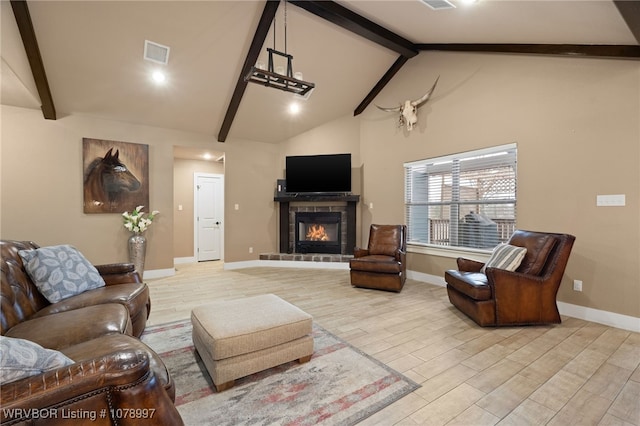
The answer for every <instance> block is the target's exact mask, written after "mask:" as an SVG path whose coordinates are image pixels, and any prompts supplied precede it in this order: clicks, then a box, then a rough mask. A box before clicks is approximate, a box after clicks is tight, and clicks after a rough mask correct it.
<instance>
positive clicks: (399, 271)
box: [349, 225, 407, 292]
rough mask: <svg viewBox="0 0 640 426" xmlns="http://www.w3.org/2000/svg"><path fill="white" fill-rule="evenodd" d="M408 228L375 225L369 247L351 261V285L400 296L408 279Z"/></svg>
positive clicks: (357, 252)
mask: <svg viewBox="0 0 640 426" xmlns="http://www.w3.org/2000/svg"><path fill="white" fill-rule="evenodd" d="M406 252H407V227H406V226H405V225H371V228H370V230H369V246H368V248H366V249H362V248H358V247H356V248H355V250H354V253H353V256H354V257H353V259H351V260H350V261H349V267H350V269H351V271H350V274H351V285H352V286H354V287H364V288H373V289H378V290H390V291H395V292H399V291H401V290H402V287H403V286H404V282H405V281H406V279H407V273H406V270H407V261H406Z"/></svg>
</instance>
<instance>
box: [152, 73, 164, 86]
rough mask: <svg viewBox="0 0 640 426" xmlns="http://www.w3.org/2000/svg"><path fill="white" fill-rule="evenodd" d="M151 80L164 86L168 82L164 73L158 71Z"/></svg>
mask: <svg viewBox="0 0 640 426" xmlns="http://www.w3.org/2000/svg"><path fill="white" fill-rule="evenodd" d="M151 78H152V79H153V81H155V82H156V83H158V84H162V83H164V82H165V81H166V80H167V77H166V76H165V75H164V73H163V72H162V71H158V70H156V71H154V72H153V73H152V74H151Z"/></svg>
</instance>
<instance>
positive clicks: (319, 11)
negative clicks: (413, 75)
mask: <svg viewBox="0 0 640 426" xmlns="http://www.w3.org/2000/svg"><path fill="white" fill-rule="evenodd" d="M289 3H291V4H293V5H296V6H298V7H300V8H302V9H304V10H306V11H308V12H310V13H313V14H314V15H316V16H319V17H321V18H323V19H326V20H327V21H329V22H331V23H332V24H335V25H338V26H340V27H342V28H344V29H346V30H349V31H351V32H353V33H355V34H358V35H360V36H362V37H364V38H366V39H367V40H370V41H372V42H374V43H376V44H379V45H381V46H384V47H386V48H388V49H390V50H393V51H395V52H398V53H399V54H401V55H403V56H406V57H407V58H412V57H414V56H416V55H417V54H418V49H416V47H415V45H414V44H413V43H412V42H410V41H409V40H407V39H405V38H403V37H401V36H399V35H398V34H396V33H394V32H391V31H389V30H387V29H386V28H384V27H381V26H380V25H378V24H376V23H374V22H372V21H370V20H368V19H367V18H364V17H363V16H360V15H358V14H357V13H355V12H352V11H351V10H349V9H347V8H346V7H344V6H341V5H339V4H338V3H335V2H333V1H311V0H302V1H297V0H290V1H289Z"/></svg>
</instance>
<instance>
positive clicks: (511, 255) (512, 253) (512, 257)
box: [480, 243, 527, 273]
mask: <svg viewBox="0 0 640 426" xmlns="http://www.w3.org/2000/svg"><path fill="white" fill-rule="evenodd" d="M525 254H527V249H526V248H524V247H516V246H511V245H509V244H504V243H501V244H498V245H497V246H496V247H495V248H494V249H493V253H491V257H490V258H489V260H488V261H487V263H485V264H484V266H483V267H482V269H481V270H480V272H483V273H484V272H485V270H486V269H487V268H498V269H506V270H507V271H515V270H516V269H518V266H520V263H522V259H524V255H525Z"/></svg>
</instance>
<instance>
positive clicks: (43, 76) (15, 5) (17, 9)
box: [11, 0, 56, 120]
mask: <svg viewBox="0 0 640 426" xmlns="http://www.w3.org/2000/svg"><path fill="white" fill-rule="evenodd" d="M11 8H12V9H13V16H15V18H16V23H17V24H18V30H19V31H20V37H21V38H22V44H23V45H24V50H25V52H26V53H27V59H28V60H29V66H30V67H31V73H32V74H33V79H34V80H35V82H36V88H37V89H38V95H40V102H41V103H42V105H41V109H42V114H43V115H44V118H45V119H47V120H55V119H56V107H55V105H54V104H53V97H52V96H51V89H50V88H49V81H48V80H47V73H46V72H45V70H44V63H43V62H42V56H41V55H40V48H39V47H38V40H37V39H36V33H35V30H34V28H33V22H32V21H31V14H30V13H29V7H28V6H27V2H26V0H11Z"/></svg>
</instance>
